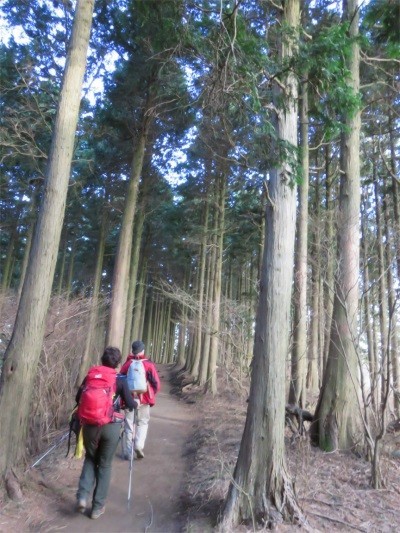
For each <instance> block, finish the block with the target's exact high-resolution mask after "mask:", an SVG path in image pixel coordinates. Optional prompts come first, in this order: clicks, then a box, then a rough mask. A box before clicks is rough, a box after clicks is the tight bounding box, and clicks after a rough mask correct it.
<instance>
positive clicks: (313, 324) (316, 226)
mask: <svg viewBox="0 0 400 533" xmlns="http://www.w3.org/2000/svg"><path fill="white" fill-rule="evenodd" d="M316 166H317V167H318V159H317V161H316ZM314 188H315V198H314V206H313V211H314V212H315V217H314V218H313V242H312V246H311V257H312V264H311V309H310V311H311V317H310V341H309V349H308V371H307V389H308V390H309V392H310V394H311V395H312V396H314V395H315V394H317V393H318V390H319V385H320V376H321V375H322V372H323V368H322V367H321V364H320V351H319V342H318V329H319V323H320V305H319V303H320V299H321V295H320V254H321V230H320V224H321V214H320V200H321V199H320V174H319V173H318V174H317V176H316V179H315V187H314Z"/></svg>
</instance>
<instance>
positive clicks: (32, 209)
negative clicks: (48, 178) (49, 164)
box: [18, 189, 38, 302]
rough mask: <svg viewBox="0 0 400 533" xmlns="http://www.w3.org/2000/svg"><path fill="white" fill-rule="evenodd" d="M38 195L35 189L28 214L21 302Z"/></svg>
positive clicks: (21, 277) (20, 280)
mask: <svg viewBox="0 0 400 533" xmlns="http://www.w3.org/2000/svg"><path fill="white" fill-rule="evenodd" d="M37 197H38V192H37V191H36V189H33V192H32V197H31V205H30V209H29V216H28V219H29V222H28V230H27V234H26V242H25V249H24V257H23V260H22V265H21V273H20V276H19V284H18V302H19V299H20V298H21V293H22V287H23V285H24V280H25V275H26V269H27V267H28V261H29V254H30V252H31V246H32V239H33V232H34V229H35V224H36V218H37V217H36V209H37Z"/></svg>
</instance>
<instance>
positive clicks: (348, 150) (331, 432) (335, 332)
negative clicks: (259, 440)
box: [312, 0, 362, 450]
mask: <svg viewBox="0 0 400 533" xmlns="http://www.w3.org/2000/svg"><path fill="white" fill-rule="evenodd" d="M343 17H344V20H345V21H348V22H349V23H350V28H349V33H350V36H351V37H352V38H354V40H353V43H352V45H351V46H352V51H351V57H350V58H349V60H348V61H349V63H348V68H349V71H350V72H351V80H349V82H348V85H349V88H350V89H352V90H353V91H354V93H358V91H359V45H358V41H357V40H356V37H357V35H358V19H359V10H358V5H357V0H348V1H346V0H344V3H343ZM344 122H345V124H346V128H347V129H346V132H345V133H343V134H342V142H341V162H340V163H341V176H340V195H339V214H338V265H337V277H336V280H335V297H334V302H333V317H332V328H331V335H330V344H329V355H328V361H327V366H326V370H325V372H324V377H323V383H322V389H321V393H320V397H319V400H318V405H317V409H316V412H315V415H314V419H315V420H316V422H315V423H314V424H313V425H312V438H313V440H314V442H315V443H317V444H318V445H319V446H320V447H321V448H322V449H324V450H335V449H349V448H351V447H353V446H356V445H360V441H361V439H362V432H361V418H360V411H359V404H358V394H359V392H360V385H359V379H358V372H359V368H358V358H357V351H356V346H355V343H356V342H357V320H358V276H359V258H360V251H359V215H360V159H359V157H360V126H361V113H360V111H359V110H357V111H356V112H355V113H354V115H353V116H346V118H345V119H344Z"/></svg>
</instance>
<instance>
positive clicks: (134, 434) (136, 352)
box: [121, 341, 160, 460]
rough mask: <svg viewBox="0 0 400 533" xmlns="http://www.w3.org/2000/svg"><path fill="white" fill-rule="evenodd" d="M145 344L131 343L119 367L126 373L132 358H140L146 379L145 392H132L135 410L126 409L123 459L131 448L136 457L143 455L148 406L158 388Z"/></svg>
mask: <svg viewBox="0 0 400 533" xmlns="http://www.w3.org/2000/svg"><path fill="white" fill-rule="evenodd" d="M144 350H145V346H144V343H143V342H142V341H135V342H133V343H132V353H130V354H129V355H128V357H127V359H126V361H125V363H124V364H123V365H122V367H121V374H128V370H129V367H130V365H131V363H132V361H134V360H141V361H142V362H143V364H144V367H145V371H146V379H147V392H144V393H142V394H137V393H132V395H133V397H134V398H137V399H139V401H140V406H139V408H138V409H137V410H136V413H135V412H130V411H126V412H125V421H124V434H123V438H122V453H123V456H124V458H125V459H128V460H129V459H130V457H131V454H132V451H133V450H132V443H133V449H134V451H135V453H136V457H137V458H138V459H143V457H144V452H143V449H144V444H145V441H146V437H147V430H148V427H149V421H150V407H152V406H153V405H154V404H155V397H156V394H157V392H158V391H159V390H160V378H159V376H158V373H157V369H156V367H155V365H154V363H152V362H151V361H150V360H149V359H148V358H147V356H146V355H145V353H144Z"/></svg>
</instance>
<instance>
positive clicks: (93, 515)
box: [90, 507, 106, 520]
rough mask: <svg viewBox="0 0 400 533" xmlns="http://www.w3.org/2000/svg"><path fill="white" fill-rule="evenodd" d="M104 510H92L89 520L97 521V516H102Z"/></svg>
mask: <svg viewBox="0 0 400 533" xmlns="http://www.w3.org/2000/svg"><path fill="white" fill-rule="evenodd" d="M105 510H106V508H105V507H100V508H99V509H93V511H92V514H91V515H90V518H91V519H92V520H97V518H99V516H101V515H102V514H104V512H105Z"/></svg>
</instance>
